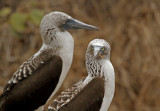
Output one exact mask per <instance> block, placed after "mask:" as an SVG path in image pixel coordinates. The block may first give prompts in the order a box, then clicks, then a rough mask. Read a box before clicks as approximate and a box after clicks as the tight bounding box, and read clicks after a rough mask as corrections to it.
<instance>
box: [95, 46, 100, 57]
mask: <svg viewBox="0 0 160 111" xmlns="http://www.w3.org/2000/svg"><path fill="white" fill-rule="evenodd" d="M100 49H101V47H94V57H95V58H97V56H99V55H98V54H99V51H100Z"/></svg>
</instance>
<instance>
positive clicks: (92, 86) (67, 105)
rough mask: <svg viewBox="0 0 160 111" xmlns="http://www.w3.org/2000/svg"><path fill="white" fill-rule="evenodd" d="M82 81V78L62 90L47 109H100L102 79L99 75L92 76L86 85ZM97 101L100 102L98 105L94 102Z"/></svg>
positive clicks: (84, 110)
mask: <svg viewBox="0 0 160 111" xmlns="http://www.w3.org/2000/svg"><path fill="white" fill-rule="evenodd" d="M83 82H84V79H82V80H80V81H79V82H78V83H76V84H74V85H73V86H72V87H71V88H69V89H67V90H65V91H63V92H62V93H61V94H60V95H59V96H58V97H57V98H56V99H55V100H54V102H53V103H52V104H51V105H50V107H49V110H48V111H97V109H100V105H101V102H102V98H103V94H104V93H103V92H104V91H103V90H104V80H103V79H102V78H100V77H94V78H93V79H92V80H91V81H90V82H89V83H88V84H86V85H84V84H83ZM97 92H98V93H97ZM91 98H93V99H91ZM94 98H95V99H94ZM99 100H100V101H99ZM80 101H82V102H80ZM84 101H85V103H84ZM98 102H100V103H99V105H97V104H96V103H98ZM93 104H95V105H94V106H95V107H93ZM62 106H63V107H62ZM90 106H92V107H90ZM87 109H88V110H87Z"/></svg>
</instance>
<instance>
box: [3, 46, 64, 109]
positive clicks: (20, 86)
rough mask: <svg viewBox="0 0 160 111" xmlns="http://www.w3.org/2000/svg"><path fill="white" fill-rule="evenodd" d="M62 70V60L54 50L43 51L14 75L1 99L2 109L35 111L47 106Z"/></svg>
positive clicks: (25, 63)
mask: <svg viewBox="0 0 160 111" xmlns="http://www.w3.org/2000/svg"><path fill="white" fill-rule="evenodd" d="M61 70H62V59H61V57H60V56H58V55H53V49H46V50H43V51H41V52H40V53H39V54H38V55H37V56H35V57H34V56H33V57H31V58H30V59H29V60H27V61H26V62H24V63H23V64H22V65H21V66H20V68H19V69H18V70H17V71H16V72H15V73H14V75H13V77H12V78H11V79H10V80H9V82H8V84H7V85H6V87H5V89H4V91H3V94H2V95H1V97H0V111H1V109H2V108H6V109H5V110H3V111H7V110H9V111H10V110H16V111H33V110H34V109H36V108H38V107H39V106H40V105H43V104H45V102H46V101H47V99H48V98H49V96H50V95H51V93H52V92H53V91H54V89H55V87H56V85H57V83H58V80H59V77H60V75H61Z"/></svg>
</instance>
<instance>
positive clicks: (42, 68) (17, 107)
mask: <svg viewBox="0 0 160 111" xmlns="http://www.w3.org/2000/svg"><path fill="white" fill-rule="evenodd" d="M68 29H91V30H97V29H98V28H96V27H95V26H92V25H88V24H85V23H83V22H80V21H78V20H76V19H74V18H72V17H71V16H69V15H67V14H65V13H63V12H57V11H55V12H51V13H49V14H46V15H45V16H44V17H43V19H42V21H41V23H40V33H41V37H42V41H43V45H42V47H41V48H40V50H39V51H38V52H37V53H35V54H34V55H33V56H32V57H31V58H29V59H28V60H27V61H25V62H24V63H23V64H22V65H21V66H20V67H19V69H18V70H17V71H16V72H15V73H14V74H13V76H12V77H11V79H10V80H9V81H8V83H7V85H6V86H5V88H4V90H3V93H2V95H1V96H0V111H33V110H35V109H37V108H38V107H39V106H41V105H44V104H45V103H46V102H47V101H49V99H50V98H51V97H52V96H53V95H54V94H55V93H56V91H57V90H58V89H59V87H60V86H61V84H62V82H63V80H64V78H65V77H66V74H67V72H68V70H69V68H70V66H71V63H72V58H73V49H74V40H73V38H72V36H71V35H70V33H69V32H68V31H67V30H68Z"/></svg>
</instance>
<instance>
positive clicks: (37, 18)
mask: <svg viewBox="0 0 160 111" xmlns="http://www.w3.org/2000/svg"><path fill="white" fill-rule="evenodd" d="M42 17H43V12H42V11H40V10H37V9H33V10H31V11H30V13H29V19H30V21H31V22H32V23H34V24H36V25H39V24H40V22H41V19H42Z"/></svg>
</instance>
